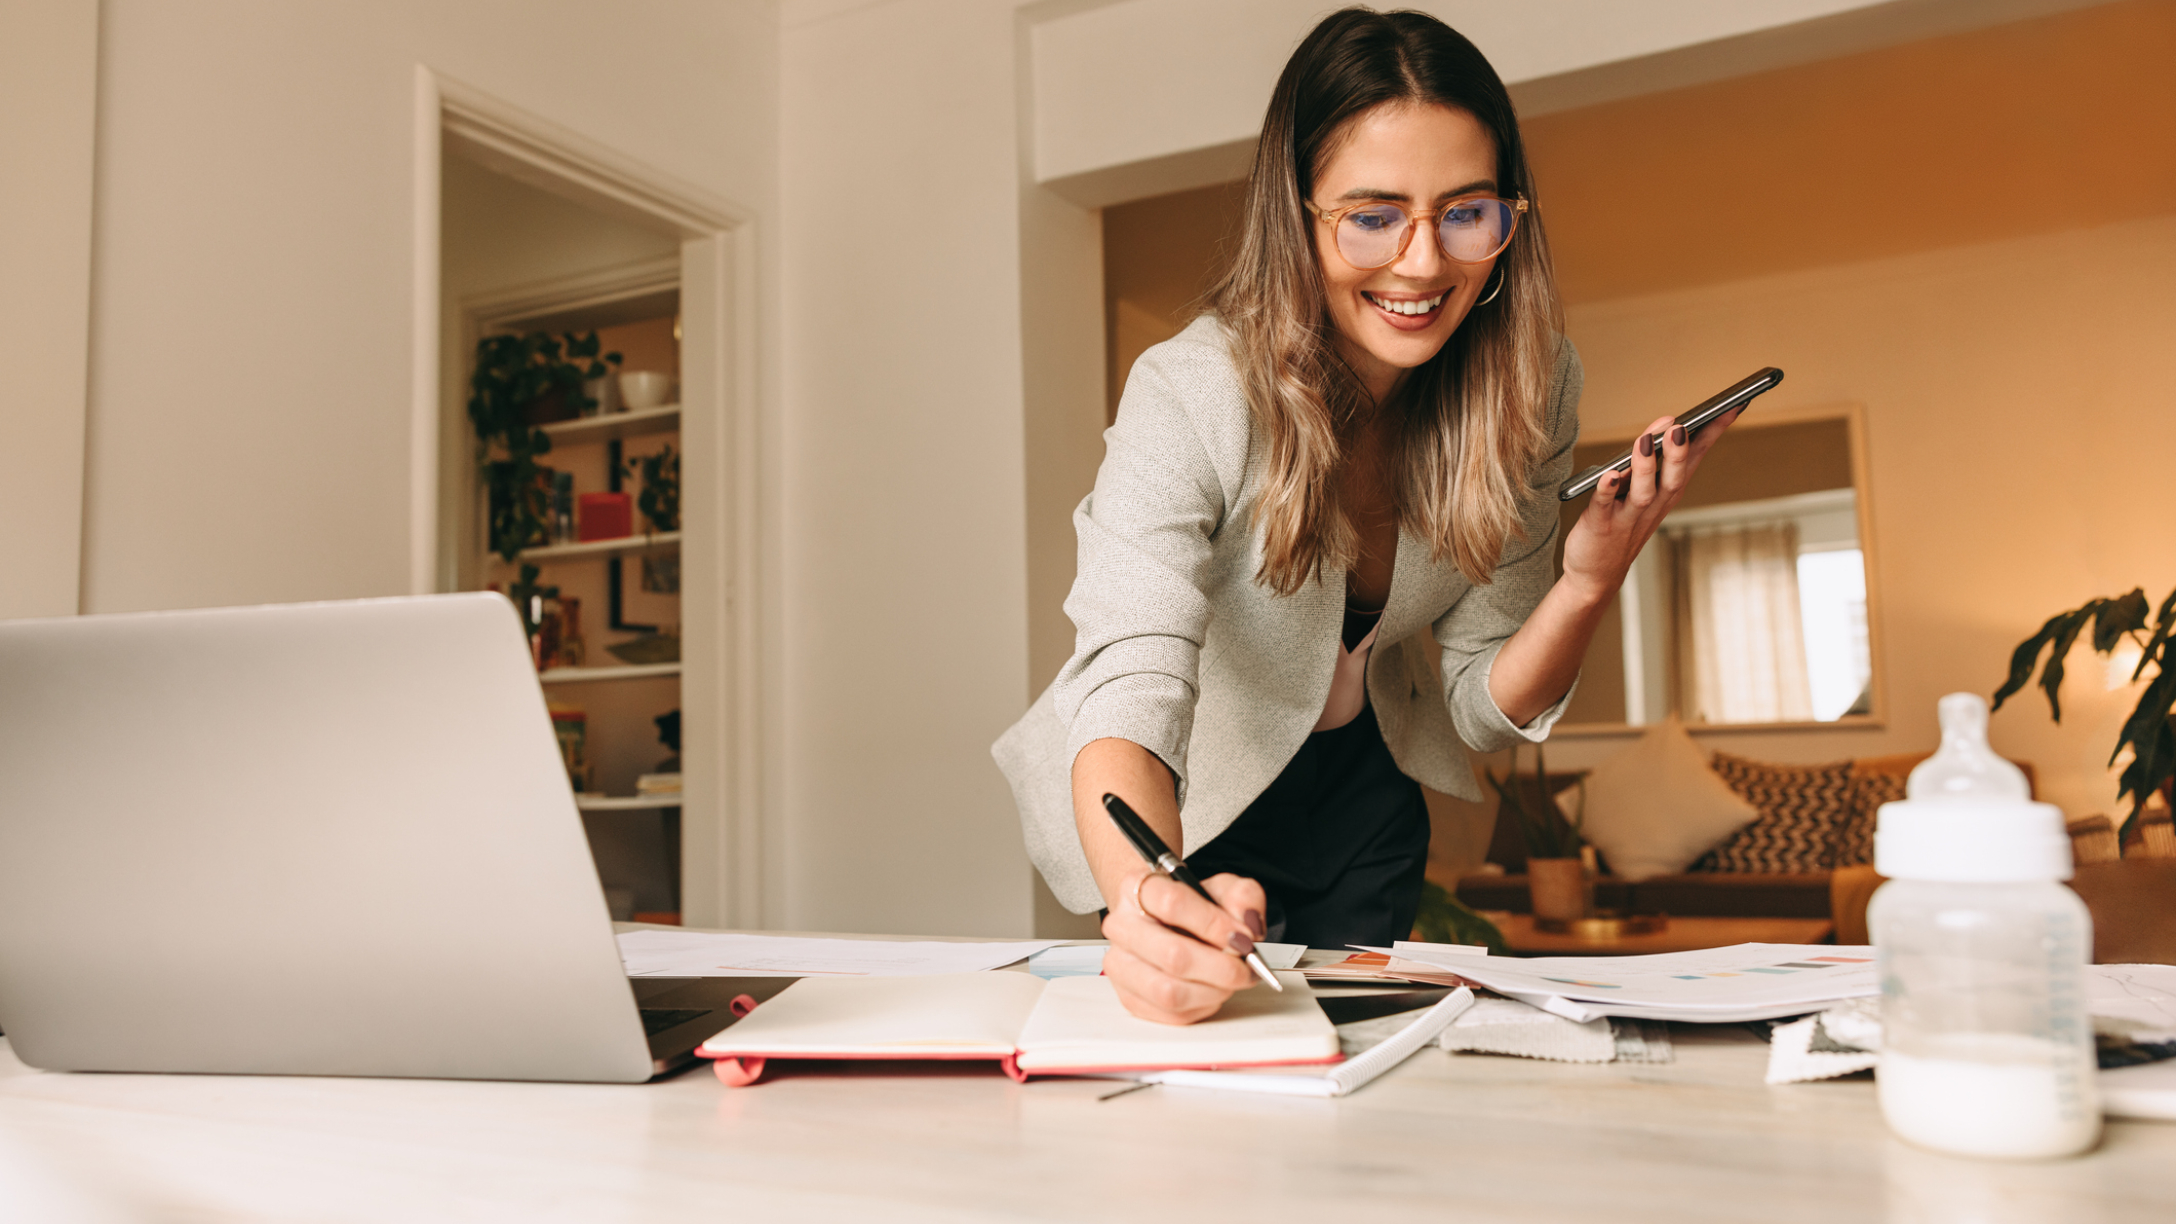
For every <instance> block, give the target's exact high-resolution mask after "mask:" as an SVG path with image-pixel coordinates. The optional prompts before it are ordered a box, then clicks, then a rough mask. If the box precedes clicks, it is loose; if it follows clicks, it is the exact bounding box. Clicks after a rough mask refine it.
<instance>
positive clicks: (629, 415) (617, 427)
mask: <svg viewBox="0 0 2176 1224" xmlns="http://www.w3.org/2000/svg"><path fill="white" fill-rule="evenodd" d="M543 428H544V433H545V434H546V435H547V436H548V437H550V438H551V440H552V445H553V446H579V445H581V444H583V443H585V442H610V441H613V440H615V439H618V438H639V437H641V436H643V435H644V434H660V433H671V432H673V431H674V430H676V429H678V428H680V405H678V404H667V405H665V406H664V407H663V408H643V409H640V410H639V411H634V412H615V413H612V414H610V415H608V416H593V417H582V418H580V419H579V420H573V421H555V422H553V423H552V424H550V425H546V426H544V427H543Z"/></svg>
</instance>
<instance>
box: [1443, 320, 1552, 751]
mask: <svg viewBox="0 0 2176 1224" xmlns="http://www.w3.org/2000/svg"><path fill="white" fill-rule="evenodd" d="M1584 380H1585V375H1584V373H1583V371H1582V370H1581V368H1580V364H1579V353H1578V350H1576V349H1574V348H1573V347H1572V342H1571V341H1570V340H1565V341H1563V343H1562V344H1561V345H1560V346H1559V348H1558V349H1557V361H1556V370H1555V372H1554V374H1553V375H1552V376H1551V378H1550V380H1549V407H1548V429H1549V442H1548V446H1547V450H1546V451H1545V453H1544V457H1543V458H1542V460H1541V461H1540V462H1539V463H1537V464H1535V466H1534V470H1533V473H1532V475H1531V477H1530V478H1529V480H1528V492H1529V497H1528V499H1527V509H1526V513H1525V521H1526V538H1525V539H1523V540H1520V539H1514V540H1512V541H1511V542H1510V544H1509V546H1508V547H1507V548H1506V549H1505V560H1504V562H1503V563H1502V564H1501V565H1498V566H1497V567H1496V572H1495V575H1494V576H1493V578H1492V580H1491V581H1490V582H1489V583H1488V584H1487V585H1485V586H1475V587H1472V588H1471V589H1469V590H1468V591H1467V592H1466V594H1465V595H1464V596H1462V597H1461V598H1460V599H1459V601H1458V602H1457V603H1455V604H1453V605H1451V608H1450V610H1449V611H1448V612H1445V613H1444V614H1443V615H1442V616H1441V617H1438V618H1437V620H1436V622H1435V625H1434V632H1435V637H1436V642H1437V644H1438V645H1440V646H1441V647H1442V648H1443V700H1444V703H1445V704H1446V705H1448V706H1449V707H1450V710H1451V721H1452V723H1453V725H1455V726H1456V727H1457V728H1458V736H1459V738H1460V739H1462V740H1464V741H1465V742H1466V744H1467V746H1469V747H1471V748H1472V749H1474V750H1475V751H1476V752H1500V751H1502V750H1503V749H1505V748H1509V747H1512V746H1514V745H1517V744H1525V743H1540V742H1541V741H1542V740H1544V739H1547V738H1548V735H1549V728H1550V727H1552V726H1554V725H1556V721H1557V719H1559V718H1561V717H1563V714H1564V709H1565V707H1566V706H1567V705H1569V704H1570V703H1571V699H1572V698H1571V695H1572V692H1573V691H1575V690H1577V689H1578V687H1579V685H1578V682H1577V681H1576V680H1575V681H1573V684H1572V687H1571V689H1568V690H1566V691H1565V694H1564V696H1563V698H1562V699H1561V700H1559V701H1558V702H1557V703H1556V704H1555V705H1553V706H1551V707H1549V708H1548V709H1547V710H1545V711H1543V712H1542V713H1541V715H1540V716H1539V717H1537V718H1535V719H1534V721H1533V722H1531V723H1528V724H1527V725H1526V726H1524V727H1521V726H1518V725H1516V724H1514V723H1513V722H1512V721H1511V719H1510V718H1508V717H1506V716H1505V714H1504V712H1503V711H1502V710H1500V709H1498V708H1497V707H1496V699H1495V698H1494V697H1493V696H1491V695H1490V694H1489V691H1488V677H1489V670H1490V669H1491V668H1492V667H1494V666H1495V663H1496V655H1497V653H1498V652H1499V651H1501V650H1502V649H1503V645H1504V643H1505V642H1506V641H1508V640H1509V639H1510V637H1511V635H1512V634H1514V633H1517V632H1518V630H1519V626H1520V625H1523V624H1525V623H1526V618H1527V617H1528V616H1530V615H1532V614H1533V611H1534V608H1535V607H1536V606H1537V605H1539V604H1540V603H1541V599H1542V596H1544V595H1546V594H1548V593H1549V588H1550V586H1551V585H1553V584H1554V583H1555V581H1556V543H1557V531H1558V524H1559V514H1558V507H1559V505H1560V503H1559V502H1558V501H1557V497H1556V491H1557V490H1558V489H1559V488H1561V487H1562V486H1563V484H1564V480H1565V478H1566V477H1568V476H1570V475H1571V470H1572V447H1573V446H1574V445H1575V444H1576V443H1577V442H1578V441H1579V392H1580V388H1581V387H1582V385H1583V384H1584Z"/></svg>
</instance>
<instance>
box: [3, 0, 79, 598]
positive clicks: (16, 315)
mask: <svg viewBox="0 0 2176 1224" xmlns="http://www.w3.org/2000/svg"><path fill="white" fill-rule="evenodd" d="M97 85H98V3H97V0H9V4H8V11H7V21H6V34H5V37H0V167H4V170H0V285H4V286H6V292H4V293H0V336H6V337H7V338H8V347H9V349H10V350H11V351H12V352H13V354H14V360H12V361H10V362H9V363H8V364H9V373H8V379H7V393H6V394H5V395H0V436H4V437H6V438H7V445H6V446H4V447H0V575H4V576H0V618H7V617H17V616H66V615H69V614H71V613H73V612H75V611H76V599H77V582H78V577H79V575H78V565H79V561H80V558H81V555H82V539H81V536H82V528H83V403H84V381H85V377H86V374H87V372H88V368H89V367H88V356H87V354H88V351H89V345H90V319H91V315H90V297H91V165H92V133H93V130H94V119H95V116H96V110H97Z"/></svg>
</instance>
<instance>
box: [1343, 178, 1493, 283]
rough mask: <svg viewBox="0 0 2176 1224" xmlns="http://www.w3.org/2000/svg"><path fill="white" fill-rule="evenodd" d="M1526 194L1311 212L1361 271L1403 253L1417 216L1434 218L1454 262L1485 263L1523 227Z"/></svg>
mask: <svg viewBox="0 0 2176 1224" xmlns="http://www.w3.org/2000/svg"><path fill="white" fill-rule="evenodd" d="M1526 207H1527V206H1526V197H1525V196H1520V197H1519V198H1518V199H1516V200H1499V199H1497V198H1496V197H1494V196H1469V197H1467V198H1466V199H1463V200H1452V201H1451V202H1450V203H1448V204H1445V205H1444V206H1443V207H1441V208H1435V209H1420V210H1417V211H1408V210H1407V209H1406V208H1405V206H1404V205H1402V204H1394V203H1392V202H1390V201H1388V200H1368V201H1365V202H1362V203H1359V204H1347V205H1346V206H1345V207H1343V208H1334V209H1331V210H1329V211H1327V212H1325V211H1324V210H1322V209H1320V208H1317V207H1315V206H1314V204H1312V203H1309V204H1308V205H1307V211H1309V212H1311V213H1313V214H1315V216H1317V217H1319V218H1321V219H1322V220H1323V221H1325V222H1327V223H1328V224H1329V225H1330V227H1331V228H1332V229H1333V230H1335V231H1336V234H1337V253H1338V254H1340V255H1342V256H1344V257H1345V262H1346V263H1349V264H1351V265H1352V266H1353V267H1355V268H1357V269H1360V270H1361V271H1367V270H1369V269H1373V268H1387V267H1389V266H1390V265H1391V264H1394V263H1396V262H1398V260H1400V259H1402V258H1404V256H1405V248H1406V247H1407V246H1409V245H1411V244H1412V241H1413V232H1414V231H1415V230H1417V229H1419V228H1420V227H1419V226H1418V225H1415V224H1414V222H1415V221H1417V220H1431V219H1432V220H1434V221H1435V223H1436V244H1437V246H1438V247H1440V248H1441V249H1442V251H1443V256H1444V258H1446V259H1449V260H1450V261H1451V262H1453V263H1467V264H1472V263H1485V262H1487V261H1488V260H1490V259H1493V258H1495V257H1496V255H1497V254H1498V253H1500V252H1501V251H1502V250H1503V249H1504V248H1505V247H1507V246H1510V245H1511V235H1512V233H1513V232H1514V231H1516V230H1517V229H1518V228H1519V214H1520V213H1523V212H1525V211H1526Z"/></svg>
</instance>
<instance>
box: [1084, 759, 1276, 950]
mask: <svg viewBox="0 0 2176 1224" xmlns="http://www.w3.org/2000/svg"><path fill="white" fill-rule="evenodd" d="M1103 810H1104V811H1106V812H1109V813H1110V814H1111V823H1112V824H1114V825H1117V826H1118V831H1119V832H1120V833H1123V834H1125V835H1126V840H1127V841H1130V842H1132V843H1133V848H1134V849H1136V850H1138V851H1140V852H1141V857H1142V858H1144V859H1147V860H1148V865H1149V866H1151V867H1153V868H1155V869H1156V871H1157V873H1158V874H1160V875H1163V876H1166V877H1168V878H1170V879H1173V880H1177V881H1178V882H1179V883H1181V884H1184V885H1186V886H1187V887H1188V888H1191V889H1193V890H1194V891H1195V892H1197V893H1200V894H1201V899H1202V900H1204V901H1207V902H1208V903H1209V904H1211V905H1216V898H1215V897H1212V896H1210V895H1209V890H1208V889H1206V888H1203V887H1202V886H1201V881H1200V880H1199V879H1196V878H1195V876H1194V872H1193V869H1192V868H1190V867H1188V866H1187V865H1186V860H1185V859H1182V858H1180V857H1179V856H1178V855H1176V854H1173V853H1171V847H1169V846H1167V845H1165V844H1164V839H1163V838H1161V837H1158V836H1156V830H1154V829H1151V828H1149V827H1148V822H1147V821H1145V820H1143V819H1141V818H1140V817H1139V816H1137V815H1135V814H1134V811H1133V809H1132V808H1130V807H1127V806H1126V801H1125V800H1123V799H1121V798H1119V797H1118V796H1116V795H1105V796H1103ZM1218 908H1220V909H1221V908H1222V907H1221V906H1219V907H1218ZM1246 959H1247V967H1248V968H1250V969H1252V970H1254V972H1255V974H1256V976H1258V977H1260V978H1261V979H1262V980H1263V981H1265V982H1267V983H1269V988H1270V989H1271V990H1283V989H1284V984H1283V983H1282V982H1279V981H1278V980H1277V975H1276V974H1274V973H1271V972H1270V971H1269V966H1268V965H1265V964H1263V963H1262V958H1261V956H1260V955H1259V954H1257V953H1255V952H1254V951H1253V950H1252V949H1249V950H1248V952H1247V958H1246Z"/></svg>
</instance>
